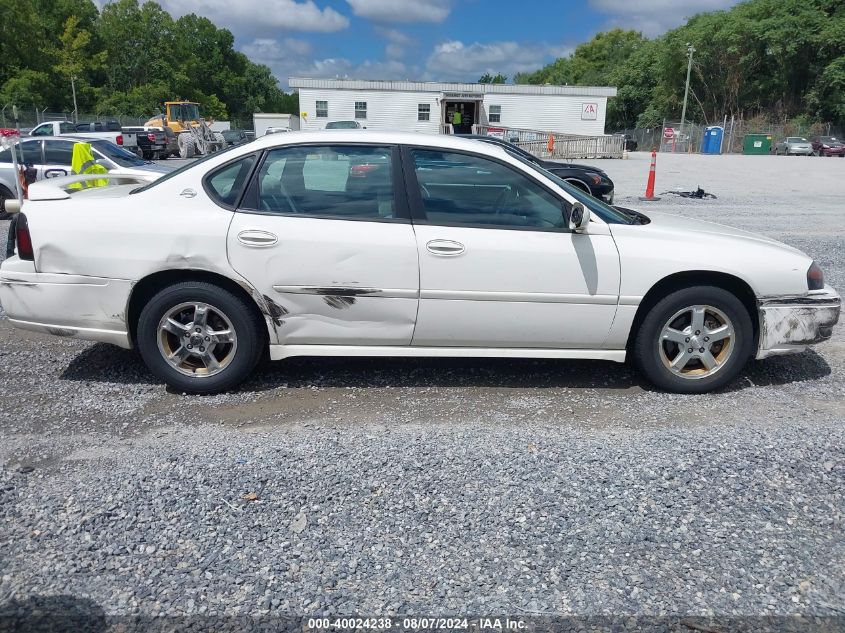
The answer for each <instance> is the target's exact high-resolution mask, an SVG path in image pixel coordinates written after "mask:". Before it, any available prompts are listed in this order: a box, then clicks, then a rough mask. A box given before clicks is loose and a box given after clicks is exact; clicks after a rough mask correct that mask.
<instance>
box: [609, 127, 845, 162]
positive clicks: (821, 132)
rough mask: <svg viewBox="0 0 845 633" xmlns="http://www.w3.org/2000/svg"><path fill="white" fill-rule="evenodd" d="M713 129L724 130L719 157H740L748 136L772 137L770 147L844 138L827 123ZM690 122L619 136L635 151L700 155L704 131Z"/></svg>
mask: <svg viewBox="0 0 845 633" xmlns="http://www.w3.org/2000/svg"><path fill="white" fill-rule="evenodd" d="M716 125H718V126H719V127H723V128H724V132H723V135H722V151H721V153H722V154H741V153H742V147H743V141H744V140H745V137H746V136H747V135H748V134H766V135H767V136H771V137H772V147H773V148H774V146H775V143H776V142H777V141H778V140H780V139H783V138H786V137H787V136H801V137H804V138H806V139H811V138H813V137H815V136H834V137H836V138H838V139H842V138H843V137H845V129H843V128H842V127H838V126H835V125H832V124H830V123H810V124H802V123H796V122H786V123H771V122H769V121H766V120H764V119H733V120H731V119H728V120H727V121H724V120H723V121H719V122H718V123H717V124H716ZM708 127H712V126H706V125H700V124H698V123H691V122H689V121H687V122H685V123H684V125H681V122H680V121H664V123H663V125H662V126H658V127H654V128H647V129H644V128H631V129H627V130H622V131H621V132H620V133H622V134H626V135H628V136H629V137H630V138H631V139H632V140H633V141H635V142H636V143H637V150H638V151H641V152H642V151H651V149H652V148H655V149H657V150H658V151H660V152H674V153H681V154H687V153H694V154H696V153H700V152H701V151H702V142H703V141H704V133H705V130H706V128H708Z"/></svg>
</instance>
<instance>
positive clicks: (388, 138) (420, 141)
mask: <svg viewBox="0 0 845 633" xmlns="http://www.w3.org/2000/svg"><path fill="white" fill-rule="evenodd" d="M306 143H319V144H320V145H325V144H326V143H366V144H379V143H383V144H385V145H424V146H426V147H435V148H441V149H454V150H464V151H472V152H476V153H487V154H490V155H496V156H499V155H500V152H502V153H504V152H505V150H504V149H502V148H501V147H499V146H497V145H493V144H490V143H479V142H478V140H476V139H473V138H466V137H464V136H456V135H450V134H423V133H420V132H382V131H378V130H361V129H358V130H319V131H314V132H296V133H294V134H284V135H278V136H262V137H259V138H258V139H256V140H255V141H252V143H250V147H251V148H253V149H256V148H265V147H273V146H277V145H300V144H306Z"/></svg>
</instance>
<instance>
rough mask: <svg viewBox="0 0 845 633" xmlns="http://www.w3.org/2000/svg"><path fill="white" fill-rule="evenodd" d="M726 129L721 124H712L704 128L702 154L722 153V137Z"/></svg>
mask: <svg viewBox="0 0 845 633" xmlns="http://www.w3.org/2000/svg"><path fill="white" fill-rule="evenodd" d="M724 135H725V130H724V128H722V126H720V125H711V126H710V127H706V128H704V140H703V141H702V142H701V153H702V154H721V153H722V137H723V136H724Z"/></svg>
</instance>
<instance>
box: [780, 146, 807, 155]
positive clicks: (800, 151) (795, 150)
mask: <svg viewBox="0 0 845 633" xmlns="http://www.w3.org/2000/svg"><path fill="white" fill-rule="evenodd" d="M786 153H787V154H789V155H790V156H809V155H811V154H812V153H813V148H812V147H789V148H787V150H786Z"/></svg>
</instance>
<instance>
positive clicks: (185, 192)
mask: <svg viewBox="0 0 845 633" xmlns="http://www.w3.org/2000/svg"><path fill="white" fill-rule="evenodd" d="M179 195H180V196H182V197H183V198H193V197H194V196H196V195H197V192H196V191H194V190H193V189H183V190H182V193H180V194H179Z"/></svg>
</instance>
